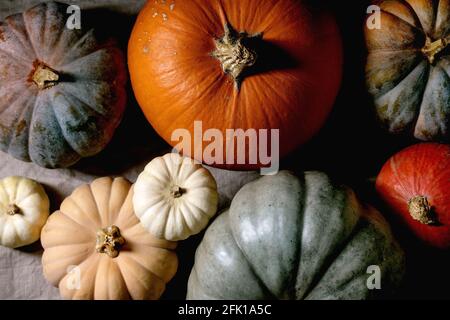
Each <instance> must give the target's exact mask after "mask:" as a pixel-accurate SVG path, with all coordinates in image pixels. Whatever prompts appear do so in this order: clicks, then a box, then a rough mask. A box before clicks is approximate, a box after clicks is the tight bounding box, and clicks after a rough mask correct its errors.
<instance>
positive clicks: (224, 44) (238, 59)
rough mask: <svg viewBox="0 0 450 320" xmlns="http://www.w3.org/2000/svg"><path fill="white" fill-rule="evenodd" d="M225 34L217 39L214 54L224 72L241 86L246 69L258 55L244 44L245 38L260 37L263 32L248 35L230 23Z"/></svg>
mask: <svg viewBox="0 0 450 320" xmlns="http://www.w3.org/2000/svg"><path fill="white" fill-rule="evenodd" d="M224 28H225V35H224V36H223V37H222V38H220V39H217V40H216V41H215V44H216V50H215V51H214V52H213V53H212V56H213V57H215V58H217V59H218V60H219V61H220V63H221V65H222V69H223V72H224V73H226V74H229V75H230V76H231V78H232V79H233V80H234V82H235V85H236V88H237V89H239V88H240V84H241V83H242V76H243V73H244V71H245V70H246V69H247V68H249V67H251V66H253V65H254V64H255V63H256V60H257V58H258V55H257V53H256V52H255V51H253V50H252V49H250V48H248V47H246V46H245V44H244V42H245V41H244V40H245V39H250V38H260V37H261V34H256V35H248V34H247V33H245V32H240V33H238V32H236V31H235V30H234V29H233V27H232V26H231V25H229V24H226V25H225V27H224Z"/></svg>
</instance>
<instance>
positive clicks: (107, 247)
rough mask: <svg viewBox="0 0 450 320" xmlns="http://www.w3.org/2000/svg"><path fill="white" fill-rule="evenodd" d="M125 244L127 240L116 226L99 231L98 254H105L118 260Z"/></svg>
mask: <svg viewBox="0 0 450 320" xmlns="http://www.w3.org/2000/svg"><path fill="white" fill-rule="evenodd" d="M124 244H125V239H124V238H123V237H122V236H121V234H120V229H119V228H118V227H116V226H111V227H108V228H105V229H100V230H98V231H97V245H96V247H95V248H96V250H97V252H98V253H105V254H107V255H108V256H109V257H110V258H116V257H117V256H118V255H119V253H120V249H121V248H122V246H123V245H124Z"/></svg>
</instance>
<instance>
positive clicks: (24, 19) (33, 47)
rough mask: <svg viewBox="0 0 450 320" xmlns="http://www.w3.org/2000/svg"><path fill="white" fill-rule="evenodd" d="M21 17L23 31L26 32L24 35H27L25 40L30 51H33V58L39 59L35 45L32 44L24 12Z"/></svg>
mask: <svg viewBox="0 0 450 320" xmlns="http://www.w3.org/2000/svg"><path fill="white" fill-rule="evenodd" d="M21 15H22V20H23V23H24V26H25V30H26V33H27V34H26V35H27V39H28V41H29V44H30V47H31V49H33V52H34V56H35V57H36V58H37V59H39V58H40V56H39V55H38V51H37V50H36V44H35V43H34V40H33V39H32V37H31V32H30V27H29V25H28V22H27V19H26V18H25V12H23V13H22V14H21Z"/></svg>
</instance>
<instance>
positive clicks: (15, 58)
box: [0, 48, 29, 81]
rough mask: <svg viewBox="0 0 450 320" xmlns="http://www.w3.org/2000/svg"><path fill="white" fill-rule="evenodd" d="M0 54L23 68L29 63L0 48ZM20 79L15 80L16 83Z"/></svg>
mask: <svg viewBox="0 0 450 320" xmlns="http://www.w3.org/2000/svg"><path fill="white" fill-rule="evenodd" d="M0 52H2V53H4V54H5V55H7V56H8V57H9V58H11V59H13V60H14V61H15V62H17V63H19V64H20V65H22V66H23V67H27V68H28V66H29V63H28V62H27V61H25V59H23V58H22V57H19V56H18V55H14V54H13V53H11V52H9V51H7V50H5V49H3V48H0ZM19 80H21V79H17V80H16V81H19Z"/></svg>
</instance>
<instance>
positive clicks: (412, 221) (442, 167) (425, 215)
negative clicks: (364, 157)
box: [376, 143, 450, 248]
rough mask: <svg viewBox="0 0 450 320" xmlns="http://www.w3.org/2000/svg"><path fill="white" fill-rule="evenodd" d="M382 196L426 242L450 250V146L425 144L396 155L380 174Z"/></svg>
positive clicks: (379, 188) (380, 193)
mask: <svg viewBox="0 0 450 320" xmlns="http://www.w3.org/2000/svg"><path fill="white" fill-rule="evenodd" d="M376 187H377V191H378V194H379V195H380V197H381V198H382V199H383V200H384V201H385V202H386V203H387V204H388V205H389V206H390V207H391V209H392V211H393V213H394V214H396V215H397V216H399V217H400V218H401V220H402V221H403V222H404V223H405V225H406V226H407V227H408V228H409V229H410V230H411V231H412V232H413V233H414V234H415V235H416V236H417V237H418V238H419V239H421V240H423V241H424V242H425V243H427V244H429V245H431V246H434V247H438V248H450V146H449V145H446V144H438V143H422V144H418V145H414V146H412V147H409V148H407V149H405V150H403V151H401V152H399V153H397V154H396V155H394V156H393V157H392V158H391V159H389V161H388V162H387V163H386V164H385V165H384V167H383V169H382V170H381V172H380V174H379V175H378V178H377V182H376Z"/></svg>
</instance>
